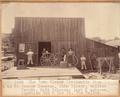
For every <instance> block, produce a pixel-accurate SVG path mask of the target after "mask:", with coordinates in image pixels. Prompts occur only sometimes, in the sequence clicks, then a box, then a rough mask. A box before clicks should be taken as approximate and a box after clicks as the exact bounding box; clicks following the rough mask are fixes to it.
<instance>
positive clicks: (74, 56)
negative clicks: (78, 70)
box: [73, 55, 78, 66]
mask: <svg viewBox="0 0 120 97" xmlns="http://www.w3.org/2000/svg"><path fill="white" fill-rule="evenodd" d="M73 58H74V62H73V66H77V64H78V58H77V56H76V55H73Z"/></svg>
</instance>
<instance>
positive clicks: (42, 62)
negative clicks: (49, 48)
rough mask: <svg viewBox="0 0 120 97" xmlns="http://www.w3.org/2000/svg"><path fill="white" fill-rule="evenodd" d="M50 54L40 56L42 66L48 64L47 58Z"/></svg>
mask: <svg viewBox="0 0 120 97" xmlns="http://www.w3.org/2000/svg"><path fill="white" fill-rule="evenodd" d="M49 57H50V54H44V55H42V56H41V58H40V63H41V65H42V66H49V65H50V60H49Z"/></svg>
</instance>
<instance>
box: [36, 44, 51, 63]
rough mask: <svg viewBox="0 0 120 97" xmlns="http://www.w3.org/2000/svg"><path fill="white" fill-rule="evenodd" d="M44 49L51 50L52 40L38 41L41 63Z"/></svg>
mask: <svg viewBox="0 0 120 97" xmlns="http://www.w3.org/2000/svg"><path fill="white" fill-rule="evenodd" d="M43 49H46V50H47V51H48V52H51V42H39V43H38V63H39V64H40V57H41V56H42V51H43Z"/></svg>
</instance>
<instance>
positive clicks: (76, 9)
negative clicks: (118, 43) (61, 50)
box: [2, 3, 120, 39]
mask: <svg viewBox="0 0 120 97" xmlns="http://www.w3.org/2000/svg"><path fill="white" fill-rule="evenodd" d="M15 17H82V18H85V33H86V37H88V38H92V37H101V38H102V39H112V38H114V37H120V3H8V4H3V5H2V33H11V32H12V28H14V18H15Z"/></svg>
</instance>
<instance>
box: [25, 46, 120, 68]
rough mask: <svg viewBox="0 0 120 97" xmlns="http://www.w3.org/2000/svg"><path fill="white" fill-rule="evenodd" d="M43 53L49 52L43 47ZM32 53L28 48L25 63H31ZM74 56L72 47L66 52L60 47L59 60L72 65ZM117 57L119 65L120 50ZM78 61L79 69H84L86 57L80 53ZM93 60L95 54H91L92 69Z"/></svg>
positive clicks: (94, 59)
mask: <svg viewBox="0 0 120 97" xmlns="http://www.w3.org/2000/svg"><path fill="white" fill-rule="evenodd" d="M45 53H49V52H48V51H47V50H46V49H45V48H43V51H42V55H43V54H45ZM33 54H34V52H33V51H32V50H31V49H29V51H28V52H27V56H28V57H27V64H33ZM74 56H75V53H74V51H73V50H72V48H70V49H69V50H68V52H66V51H65V50H64V49H62V60H61V61H64V62H67V63H68V66H72V65H73V61H74ZM118 58H119V67H120V52H119V53H118ZM80 61H81V69H82V70H84V69H85V70H86V69H87V66H86V57H85V56H84V55H82V56H81V57H80ZM95 61H96V56H95V55H94V54H93V56H92V57H91V62H92V65H93V69H95V64H96V63H95Z"/></svg>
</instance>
